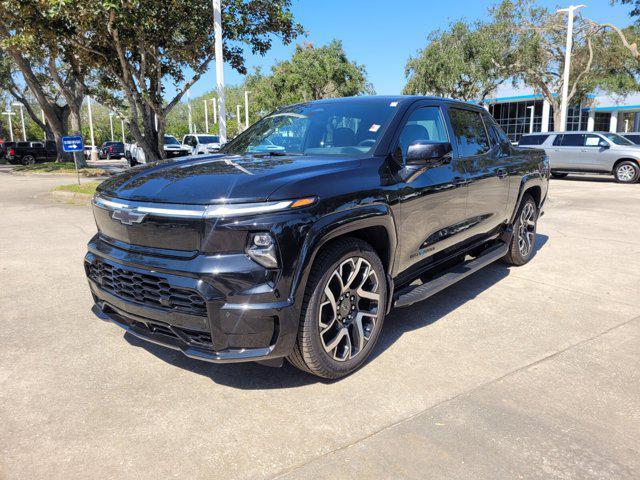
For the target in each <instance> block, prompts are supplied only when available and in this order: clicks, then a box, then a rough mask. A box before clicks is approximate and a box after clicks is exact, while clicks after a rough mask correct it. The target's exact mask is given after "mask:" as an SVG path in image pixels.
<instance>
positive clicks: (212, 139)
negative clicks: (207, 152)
mask: <svg viewBox="0 0 640 480" xmlns="http://www.w3.org/2000/svg"><path fill="white" fill-rule="evenodd" d="M199 138H200V143H220V137H218V136H216V135H200V137H199Z"/></svg>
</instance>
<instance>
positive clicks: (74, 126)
mask: <svg viewBox="0 0 640 480" xmlns="http://www.w3.org/2000/svg"><path fill="white" fill-rule="evenodd" d="M81 105H82V100H80V102H79V103H78V102H76V103H73V104H71V105H70V109H69V120H70V124H71V133H72V134H73V135H78V136H81V135H82V124H81V120H80V118H81V117H80V107H81ZM74 155H75V159H76V161H77V163H78V168H84V167H86V166H87V161H86V159H85V158H84V152H82V154H81V155H77V154H74Z"/></svg>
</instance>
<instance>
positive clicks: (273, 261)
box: [246, 232, 278, 268]
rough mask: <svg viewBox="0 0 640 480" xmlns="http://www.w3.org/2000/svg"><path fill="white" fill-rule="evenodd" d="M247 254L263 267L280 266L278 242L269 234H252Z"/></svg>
mask: <svg viewBox="0 0 640 480" xmlns="http://www.w3.org/2000/svg"><path fill="white" fill-rule="evenodd" d="M246 253H247V255H249V256H250V257H251V258H252V259H253V260H254V261H256V262H257V263H259V264H260V265H262V266H263V267H266V268H276V267H277V266H278V257H277V255H276V242H275V240H274V239H273V237H272V236H271V234H270V233H268V232H261V233H254V234H252V235H251V237H250V238H249V245H247V250H246Z"/></svg>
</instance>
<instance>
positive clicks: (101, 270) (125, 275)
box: [87, 261, 207, 316]
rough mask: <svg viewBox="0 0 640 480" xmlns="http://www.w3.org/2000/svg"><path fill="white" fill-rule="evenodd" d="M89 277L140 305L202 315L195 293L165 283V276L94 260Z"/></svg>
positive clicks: (202, 307)
mask: <svg viewBox="0 0 640 480" xmlns="http://www.w3.org/2000/svg"><path fill="white" fill-rule="evenodd" d="M87 274H88V275H89V278H91V279H92V280H93V281H94V282H96V283H97V284H98V285H100V286H101V287H102V288H103V289H104V290H106V291H108V292H110V293H112V294H113V295H116V296H117V297H120V298H123V299H125V300H131V301H133V302H136V303H141V304H143V305H149V306H152V307H159V308H164V309H169V310H178V311H181V312H185V313H190V314H192V315H200V316H205V315H206V313H207V306H206V304H205V301H204V299H203V298H202V297H201V296H200V294H199V293H197V292H195V291H193V290H188V289H185V288H179V287H174V286H171V285H169V282H167V280H166V279H164V278H162V277H157V276H155V275H149V274H146V273H144V274H143V273H138V272H133V271H131V270H127V269H126V268H122V267H116V266H113V265H111V264H109V263H105V262H101V261H97V262H94V263H92V264H90V265H89V266H88V272H87Z"/></svg>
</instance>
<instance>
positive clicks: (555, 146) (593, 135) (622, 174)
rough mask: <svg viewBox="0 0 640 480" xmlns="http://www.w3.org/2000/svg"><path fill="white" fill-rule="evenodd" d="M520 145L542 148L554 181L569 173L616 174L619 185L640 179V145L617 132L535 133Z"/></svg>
mask: <svg viewBox="0 0 640 480" xmlns="http://www.w3.org/2000/svg"><path fill="white" fill-rule="evenodd" d="M519 146H521V147H523V148H526V147H534V148H541V149H543V150H544V151H545V152H546V153H547V155H548V156H549V166H550V168H551V175H552V176H553V177H555V178H564V177H566V176H567V175H569V174H570V173H595V174H601V175H613V177H614V178H615V180H616V182H618V183H635V182H637V181H638V179H639V178H640V163H639V162H640V146H638V145H636V144H634V143H633V142H632V141H631V140H629V139H627V138H625V137H623V136H622V135H619V134H617V133H611V132H553V133H535V134H529V135H524V136H523V137H522V138H521V139H520V142H519Z"/></svg>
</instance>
